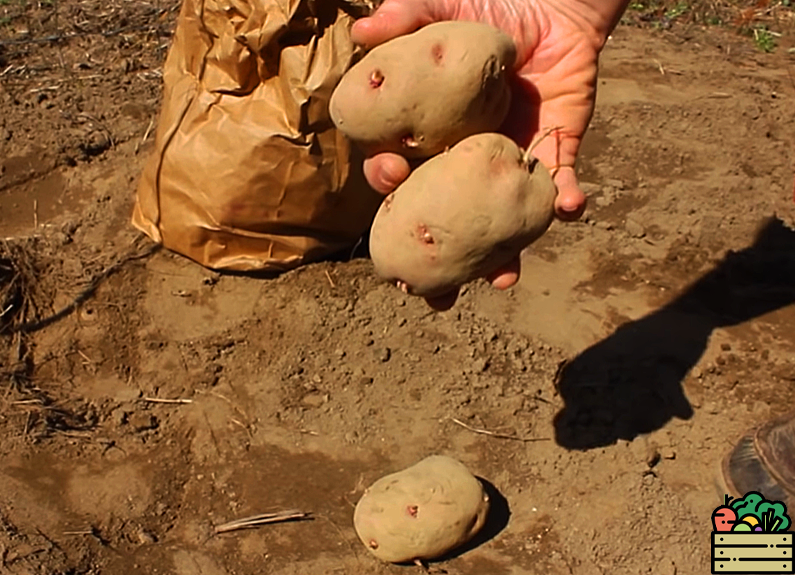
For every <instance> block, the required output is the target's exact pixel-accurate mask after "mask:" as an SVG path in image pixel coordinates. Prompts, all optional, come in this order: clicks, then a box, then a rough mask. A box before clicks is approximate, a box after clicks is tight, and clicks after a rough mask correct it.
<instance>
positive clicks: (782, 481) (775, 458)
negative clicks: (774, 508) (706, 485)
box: [719, 411, 795, 510]
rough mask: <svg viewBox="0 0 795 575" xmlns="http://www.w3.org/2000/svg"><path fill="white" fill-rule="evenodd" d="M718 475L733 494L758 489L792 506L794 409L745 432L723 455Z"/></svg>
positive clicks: (794, 492)
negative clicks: (724, 455)
mask: <svg viewBox="0 0 795 575" xmlns="http://www.w3.org/2000/svg"><path fill="white" fill-rule="evenodd" d="M720 478H721V480H722V485H721V486H719V487H723V489H724V491H723V492H724V493H726V494H729V495H731V496H733V497H743V496H745V494H746V493H748V492H749V491H757V492H759V493H761V494H762V495H763V496H764V497H765V499H767V500H768V501H781V502H783V503H784V504H785V505H786V506H787V509H793V510H795V411H793V412H790V413H787V414H785V415H782V416H780V417H777V418H775V419H771V420H769V421H767V422H765V423H763V424H762V425H760V426H759V427H757V428H756V429H753V430H751V431H749V432H748V433H746V434H745V435H744V436H743V437H742V438H741V439H740V441H738V442H737V444H736V445H735V446H734V449H732V450H731V451H730V452H729V453H728V454H727V455H726V457H725V458H724V459H723V461H722V463H721V469H720ZM721 498H722V495H721Z"/></svg>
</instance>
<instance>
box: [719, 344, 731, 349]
mask: <svg viewBox="0 0 795 575" xmlns="http://www.w3.org/2000/svg"><path fill="white" fill-rule="evenodd" d="M720 348H721V349H722V350H723V351H731V350H732V346H731V345H730V344H728V343H722V344H720Z"/></svg>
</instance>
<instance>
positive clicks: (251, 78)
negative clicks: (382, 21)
mask: <svg viewBox="0 0 795 575" xmlns="http://www.w3.org/2000/svg"><path fill="white" fill-rule="evenodd" d="M361 8H362V7H361V6H356V5H355V4H354V3H353V2H351V1H350V0H349V1H347V2H346V1H343V0H184V2H183V5H182V9H181V12H180V15H179V19H178V22H177V26H176V31H175V35H174V38H173V44H172V46H171V48H170V50H169V54H168V57H167V59H166V63H165V66H164V68H163V82H164V93H163V103H162V108H161V111H160V119H159V123H158V127H157V132H156V136H155V150H154V152H153V154H152V156H151V157H150V158H149V159H148V162H147V164H146V165H145V167H144V171H143V174H142V177H141V181H140V182H139V186H138V193H137V197H136V203H135V209H134V212H133V218H132V222H133V225H134V226H135V227H136V228H138V229H140V230H141V231H143V232H144V233H146V234H147V235H148V236H149V237H150V238H152V239H153V240H154V241H156V242H158V243H161V244H163V246H164V247H166V248H167V249H170V250H172V251H174V252H177V253H180V254H182V255H184V256H187V257H189V258H191V259H193V260H195V261H196V262H198V263H200V264H202V265H204V266H206V267H208V268H213V269H227V270H238V271H254V270H261V271H284V270H287V269H291V268H294V267H297V266H299V265H301V264H305V263H308V262H310V261H316V260H318V259H321V258H324V257H326V256H328V255H331V254H333V253H335V252H338V251H340V250H342V249H347V248H349V247H351V246H352V245H354V244H355V243H356V241H357V240H358V239H359V238H360V237H361V236H362V234H363V233H364V232H365V231H366V230H367V228H368V227H369V225H370V223H371V221H372V218H373V217H374V215H375V212H376V210H377V208H378V204H379V202H380V197H379V196H378V194H376V193H375V192H374V191H373V190H372V189H370V187H369V186H367V184H366V182H365V180H364V178H363V176H362V173H361V163H362V162H361V161H362V158H361V157H360V156H359V155H358V153H357V152H356V151H355V150H354V149H353V148H352V147H351V145H350V144H349V143H348V141H347V140H346V139H345V138H344V137H343V136H342V135H341V134H340V133H339V132H338V131H337V130H336V129H334V126H333V124H332V122H331V120H330V118H329V115H328V101H329V98H330V96H331V92H332V91H333V89H334V87H335V86H336V84H337V83H338V81H339V79H340V77H341V76H342V74H343V73H344V72H345V71H346V70H347V69H348V68H349V67H350V66H351V65H352V64H353V63H354V62H355V60H356V59H357V58H358V57H359V56H360V54H359V52H358V49H357V48H355V47H354V45H353V43H352V41H351V39H350V33H349V32H350V26H351V24H352V23H353V21H354V19H355V18H356V17H358V16H361V15H364V14H366V13H367V12H368V10H367V9H363V10H362V9H361Z"/></svg>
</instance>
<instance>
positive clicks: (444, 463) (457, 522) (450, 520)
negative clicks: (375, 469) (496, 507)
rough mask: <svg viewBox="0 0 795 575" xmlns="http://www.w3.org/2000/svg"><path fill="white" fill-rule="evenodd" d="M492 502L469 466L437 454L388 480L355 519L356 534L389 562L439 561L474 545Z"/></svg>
mask: <svg viewBox="0 0 795 575" xmlns="http://www.w3.org/2000/svg"><path fill="white" fill-rule="evenodd" d="M488 511H489V498H488V495H487V494H486V493H485V491H484V490H483V484H482V483H481V482H480V480H479V479H478V478H477V477H475V476H474V475H472V473H470V471H469V470H468V469H467V468H466V466H464V464H463V463H461V462H459V461H457V460H455V459H453V458H451V457H446V456H442V455H432V456H430V457H427V458H425V459H423V460H422V461H420V462H419V463H417V464H415V465H413V466H412V467H409V468H407V469H404V470H403V471H400V472H397V473H393V474H391V475H387V476H385V477H382V478H381V479H379V480H378V481H376V482H375V483H373V485H371V486H370V487H369V488H368V489H367V490H366V491H365V492H364V495H363V496H362V498H361V499H360V500H359V503H357V505H356V510H355V511H354V515H353V523H354V527H355V529H356V533H357V534H358V535H359V538H360V539H361V540H362V543H364V544H365V545H366V546H367V548H368V549H370V551H371V552H372V553H373V555H375V556H376V557H378V558H379V559H382V560H383V561H389V562H392V563H403V562H406V561H414V560H417V559H419V560H423V559H436V558H438V557H441V556H442V555H444V554H446V553H448V552H450V551H452V550H454V549H456V548H458V547H459V546H461V545H463V544H464V543H466V542H468V541H469V540H471V539H472V538H473V537H474V536H475V535H476V534H477V533H478V532H479V531H480V530H481V528H482V527H483V525H484V524H485V522H486V516H487V515H488Z"/></svg>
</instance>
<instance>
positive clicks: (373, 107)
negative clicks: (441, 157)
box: [329, 22, 516, 158]
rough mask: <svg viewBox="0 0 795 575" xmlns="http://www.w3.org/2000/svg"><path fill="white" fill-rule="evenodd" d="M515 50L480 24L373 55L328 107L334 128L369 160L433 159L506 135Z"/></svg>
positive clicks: (432, 31)
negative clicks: (381, 156) (391, 155)
mask: <svg viewBox="0 0 795 575" xmlns="http://www.w3.org/2000/svg"><path fill="white" fill-rule="evenodd" d="M515 59H516V47H515V45H514V43H513V40H512V39H511V38H510V37H509V36H507V35H506V34H505V33H503V32H501V31H500V30H498V29H497V28H494V27H492V26H490V25H488V24H483V23H478V22H437V23H434V24H428V25H427V26H425V27H423V28H421V29H419V30H418V31H417V32H414V33H412V34H408V35H405V36H400V37H398V38H395V39H393V40H390V41H389V42H386V43H384V44H382V45H380V46H377V47H376V48H374V49H373V50H371V51H370V52H369V53H368V54H367V55H366V56H365V57H364V58H363V59H362V60H361V61H359V62H358V63H357V64H355V65H354V66H352V67H351V69H350V70H348V72H347V73H346V74H345V75H344V76H343V77H342V79H341V80H340V82H339V84H338V86H337V87H336V89H335V90H334V93H333V94H332V96H331V99H330V102H329V113H330V116H331V119H332V121H333V122H334V125H335V126H336V127H337V129H339V130H340V131H341V132H342V133H343V134H345V135H346V136H347V137H348V138H349V139H350V140H352V141H353V142H354V143H356V144H357V145H358V146H359V147H360V148H361V149H362V150H363V151H364V152H365V153H366V154H367V155H373V154H376V153H379V152H395V153H398V154H401V155H403V156H404V157H407V158H428V157H431V156H433V155H435V154H437V153H439V152H441V151H443V150H444V149H445V148H447V147H450V146H453V145H454V144H456V143H457V142H459V141H461V140H462V139H464V138H466V137H467V136H470V135H472V134H476V133H480V132H493V131H496V130H498V129H499V128H500V126H501V125H502V122H503V121H504V120H505V117H506V115H507V113H508V107H509V106H510V102H511V90H510V85H509V75H510V72H511V69H512V67H513V65H514V62H515Z"/></svg>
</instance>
